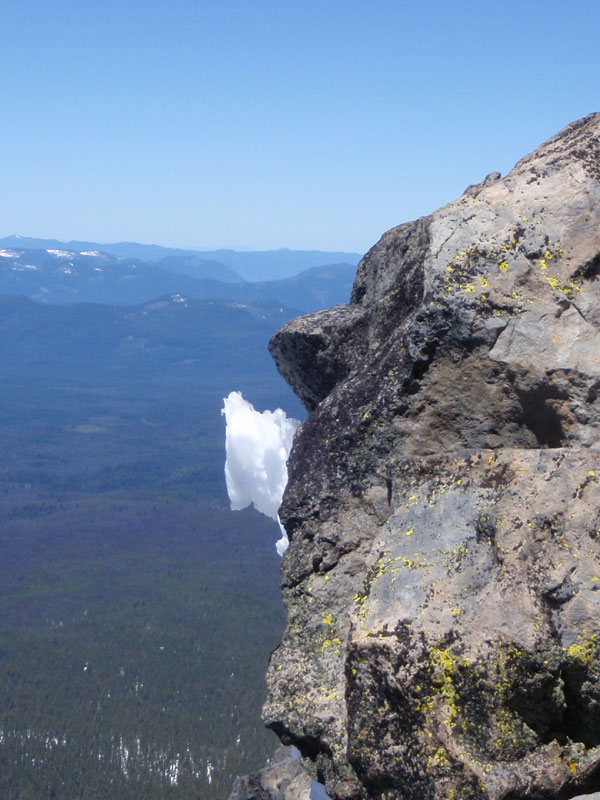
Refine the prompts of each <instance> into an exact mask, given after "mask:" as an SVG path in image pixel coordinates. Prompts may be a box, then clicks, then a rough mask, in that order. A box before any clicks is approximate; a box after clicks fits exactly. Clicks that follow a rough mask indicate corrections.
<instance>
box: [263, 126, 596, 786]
mask: <svg viewBox="0 0 600 800" xmlns="http://www.w3.org/2000/svg"><path fill="white" fill-rule="evenodd" d="M599 201H600V114H594V115H591V116H589V117H586V118H585V119H583V120H579V121H578V122H575V123H573V124H571V125H569V126H568V127H567V128H565V129H564V130H563V131H561V132H560V133H559V134H558V135H557V136H555V137H553V138H552V139H550V140H549V141H548V142H546V143H545V144H543V145H542V146H541V147H540V148H538V149H537V150H536V151H534V152H533V153H531V154H530V155H528V156H526V157H525V158H524V159H522V160H521V161H520V162H519V163H518V164H517V165H516V166H515V167H514V169H513V170H512V171H511V172H510V173H509V174H508V175H507V176H506V177H504V178H501V177H500V176H499V175H498V173H492V174H491V175H490V176H488V177H487V178H486V179H485V181H483V183H482V184H480V185H478V186H473V187H469V188H468V189H467V191H466V192H465V194H464V195H463V196H462V197H460V198H459V199H458V200H456V201H455V202H453V203H451V204H449V205H447V206H445V207H444V208H442V209H440V210H439V211H437V212H435V213H434V214H432V215H431V216H429V217H424V218H421V219H419V220H416V221H415V222H411V223H407V224H404V225H401V226H399V227H397V228H394V229H392V230H391V231H388V232H387V233H385V234H384V236H383V237H382V238H381V240H380V241H379V242H378V243H377V244H376V245H375V246H374V247H373V248H372V249H371V250H370V251H369V253H367V255H366V256H365V257H364V258H363V260H362V261H361V263H360V264H359V267H358V272H357V275H356V279H355V283H354V290H353V295H352V301H351V303H350V304H349V305H347V306H337V307H335V308H333V309H329V310H327V311H323V312H319V313H317V314H313V315H309V316H306V317H300V318H299V319H297V320H294V321H293V322H291V323H289V324H288V325H287V326H286V327H285V328H283V329H282V330H281V331H280V332H279V333H278V334H276V336H275V337H274V338H273V340H272V342H271V352H272V354H273V357H274V359H275V361H276V363H277V365H278V367H279V369H280V371H281V373H282V374H283V375H284V377H285V378H286V379H287V380H288V382H289V383H290V384H291V385H292V387H293V388H294V389H295V390H296V391H297V393H298V395H299V397H300V398H301V399H302V400H303V402H304V403H305V405H306V407H307V408H308V409H309V411H311V414H310V416H309V418H308V420H307V421H306V422H305V423H304V424H303V425H302V427H301V428H300V430H299V432H298V433H297V435H296V440H295V444H294V449H293V451H292V456H291V460H290V464H289V476H290V478H289V483H288V488H287V491H286V494H285V496H284V502H283V506H282V508H281V511H280V516H281V519H282V521H283V522H284V524H285V526H286V528H287V531H288V534H289V536H290V539H291V546H290V550H289V552H288V554H287V555H286V557H285V559H284V561H283V571H282V587H283V594H284V599H285V602H286V605H287V608H288V626H287V630H286V633H285V636H284V639H283V642H282V644H281V646H280V647H279V648H278V650H277V651H276V652H275V653H274V654H273V656H272V659H271V663H270V667H269V672H268V685H269V697H268V700H267V703H266V706H265V711H264V714H265V719H266V721H267V723H268V725H269V726H271V727H272V728H273V729H274V730H275V731H276V732H277V733H278V734H279V736H280V737H281V738H282V740H283V741H284V742H285V743H293V744H295V745H296V746H297V747H298V748H299V749H300V751H301V752H302V754H303V756H304V762H305V764H307V765H308V767H309V768H310V769H311V770H312V773H313V775H315V776H318V777H319V779H321V780H324V781H326V785H327V790H328V792H329V794H330V795H331V796H332V797H338V798H344V799H345V800H359V798H360V800H365V799H366V798H387V799H388V800H391V799H392V798H398V799H399V800H400V798H402V800H447V799H449V798H452V799H453V800H459V798H463V799H464V800H525V798H531V800H533V798H547V799H548V800H550V798H555V799H556V800H568V799H569V798H573V797H574V796H576V795H581V794H585V793H589V792H593V791H595V790H598V789H599V788H600V659H599V647H600V639H599V638H598V636H599V634H600V592H599V591H598V590H599V589H600V447H599V444H600V403H599V401H598V398H599V394H600V347H599V345H600V339H599V337H600V281H598V273H599V272H600V202H599Z"/></svg>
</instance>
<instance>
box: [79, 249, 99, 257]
mask: <svg viewBox="0 0 600 800" xmlns="http://www.w3.org/2000/svg"><path fill="white" fill-rule="evenodd" d="M79 255H80V256H99V255H100V253H99V252H98V250H81V251H80V253H79Z"/></svg>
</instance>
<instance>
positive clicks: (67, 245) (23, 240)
mask: <svg viewBox="0 0 600 800" xmlns="http://www.w3.org/2000/svg"><path fill="white" fill-rule="evenodd" d="M0 249H16V250H68V251H71V252H77V253H80V252H82V251H84V252H89V251H99V252H101V253H108V254H110V255H113V256H118V257H120V258H123V259H136V260H140V261H145V262H147V263H153V264H154V263H156V262H163V263H162V264H161V266H162V267H163V268H164V269H172V270H174V271H176V272H185V273H186V274H192V275H194V277H213V278H218V280H221V281H229V280H239V279H242V280H247V281H267V280H277V279H280V278H289V277H291V276H293V275H296V274H297V273H299V272H303V271H304V270H307V269H310V268H311V267H320V266H323V265H324V264H338V263H345V264H352V265H353V266H356V265H357V264H358V262H359V261H360V259H361V254H359V253H345V252H337V251H336V252H332V251H325V250H288V249H286V248H283V249H281V250H264V251H253V250H249V251H242V250H227V249H222V250H211V251H200V250H185V249H179V248H174V247H161V246H160V245H156V244H139V243H138V242H117V243H112V244H99V243H98V242H86V241H70V242H62V241H59V240H58V239H37V238H32V237H28V236H19V235H13V236H5V237H4V238H2V239H0ZM186 257H187V258H188V259H189V258H191V259H192V260H197V264H198V266H199V267H200V269H201V270H204V269H205V265H209V264H210V265H212V266H211V269H216V270H217V272H216V273H214V274H206V273H204V274H199V273H198V272H197V271H196V270H197V266H195V265H194V264H193V263H190V262H188V268H189V269H193V270H194V271H193V272H190V271H189V269H188V268H182V265H183V266H184V267H185V264H186ZM165 259H169V261H168V262H166V261H165ZM173 259H177V261H175V262H174V261H173ZM217 265H218V266H217ZM218 270H221V271H222V272H221V274H219V272H218ZM232 273H233V276H232ZM228 275H229V276H230V277H227V276H228Z"/></svg>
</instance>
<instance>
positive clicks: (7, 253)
mask: <svg viewBox="0 0 600 800" xmlns="http://www.w3.org/2000/svg"><path fill="white" fill-rule="evenodd" d="M0 257H1V258H18V257H19V254H18V253H15V251H14V250H0Z"/></svg>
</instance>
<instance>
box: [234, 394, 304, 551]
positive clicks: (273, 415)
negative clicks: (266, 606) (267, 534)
mask: <svg viewBox="0 0 600 800" xmlns="http://www.w3.org/2000/svg"><path fill="white" fill-rule="evenodd" d="M223 403H224V406H223V410H222V411H221V413H222V414H224V415H225V424H226V427H225V480H226V482H227V493H228V494H229V501H230V503H231V508H232V510H233V511H238V510H239V509H242V508H246V506H249V505H250V504H251V503H252V504H253V505H254V507H255V508H256V510H257V511H260V512H261V513H262V514H265V515H266V516H267V517H271V519H274V520H276V521H277V523H278V524H279V527H280V529H281V539H279V541H278V542H277V544H276V548H277V552H278V553H279V555H280V556H282V555H283V554H284V553H285V551H286V550H287V547H288V538H287V534H286V532H285V529H284V528H283V525H282V524H281V522H280V521H279V515H278V513H277V512H278V511H279V506H280V505H281V498H282V497H283V491H284V489H285V485H286V483H287V459H288V456H289V453H290V450H291V449H292V441H293V438H294V432H295V431H296V428H297V427H298V425H299V424H300V423H299V422H298V420H296V419H289V418H288V417H287V416H286V414H285V411H282V410H281V409H280V408H278V409H276V410H275V411H263V412H262V413H261V412H260V411H256V410H255V408H254V406H253V405H252V404H251V403H249V402H248V401H247V400H244V398H243V397H242V394H241V392H231V393H230V395H229V396H228V397H226V398H224V400H223Z"/></svg>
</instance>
